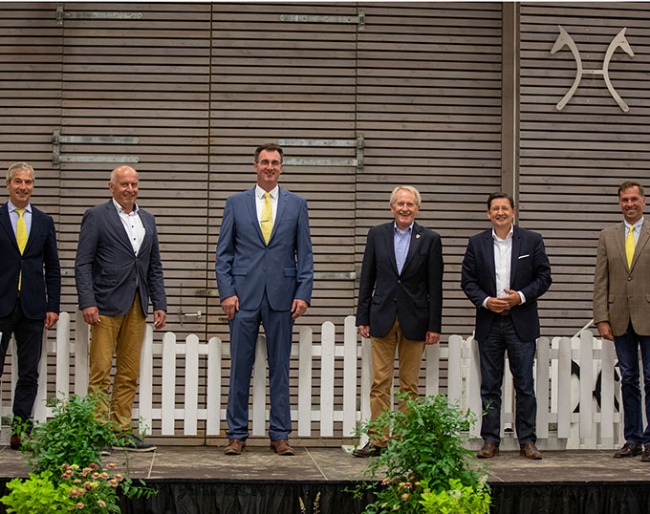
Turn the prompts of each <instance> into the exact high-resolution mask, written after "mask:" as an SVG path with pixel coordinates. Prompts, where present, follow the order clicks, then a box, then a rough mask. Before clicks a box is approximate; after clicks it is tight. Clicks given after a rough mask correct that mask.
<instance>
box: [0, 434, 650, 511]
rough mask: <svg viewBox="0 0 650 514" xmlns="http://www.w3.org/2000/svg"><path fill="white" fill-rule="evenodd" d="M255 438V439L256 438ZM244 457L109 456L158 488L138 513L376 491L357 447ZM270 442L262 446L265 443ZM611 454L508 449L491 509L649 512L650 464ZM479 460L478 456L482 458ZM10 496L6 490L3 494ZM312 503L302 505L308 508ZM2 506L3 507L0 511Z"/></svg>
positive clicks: (210, 453) (190, 451) (6, 466)
mask: <svg viewBox="0 0 650 514" xmlns="http://www.w3.org/2000/svg"><path fill="white" fill-rule="evenodd" d="M252 443H253V444H255V442H252ZM257 444H258V446H253V445H249V447H248V448H247V449H246V451H245V452H244V453H243V454H242V455H241V456H237V457H226V456H224V455H223V448H222V447H218V446H183V447H181V446H165V445H161V446H158V450H157V451H155V452H151V453H139V454H138V453H128V454H127V453H126V452H113V453H112V455H111V456H110V457H106V458H105V459H106V462H108V461H112V462H115V463H116V464H118V465H120V466H122V465H128V468H129V472H130V475H131V477H133V478H142V479H144V480H146V482H147V485H149V486H151V487H152V488H154V489H156V490H157V491H158V494H157V495H156V496H154V497H152V498H150V499H147V500H131V501H128V502H126V501H125V502H124V503H123V505H122V511H123V512H124V513H134V514H148V513H151V514H181V513H182V514H213V513H214V514H217V513H218V514H284V513H287V514H293V513H296V514H302V513H305V514H312V513H314V514H315V513H320V514H357V513H360V512H362V511H363V509H364V507H365V505H366V504H367V502H368V498H365V499H355V498H354V497H353V494H352V493H351V492H349V490H350V489H351V488H353V487H354V485H355V484H357V483H358V482H359V481H361V480H363V479H364V471H365V470H366V467H367V464H368V463H367V461H365V460H363V459H357V458H354V457H352V456H351V455H350V454H349V453H348V452H347V451H346V450H349V448H345V447H344V448H341V447H336V448H331V447H329V448H323V447H311V446H296V447H295V449H296V455H295V456H293V457H280V456H277V455H275V454H274V453H273V452H272V451H271V450H270V449H269V448H268V446H266V445H265V443H264V442H263V441H258V442H257ZM262 445H263V446H262ZM612 453H613V452H612V451H611V450H607V451H591V450H590V451H573V450H567V451H546V452H544V459H543V460H541V461H529V460H526V459H524V458H522V457H519V454H518V452H507V451H506V452H502V453H501V455H499V456H498V457H496V458H494V459H492V460H490V461H480V464H484V463H485V464H486V465H487V468H488V471H489V475H490V478H489V483H490V485H491V487H492V493H493V495H492V496H493V508H492V512H493V513H504V514H505V513H507V514H528V513H531V514H532V513H544V514H581V513H584V514H600V513H602V514H636V513H639V514H641V513H643V514H647V513H650V463H644V462H641V461H640V459H639V458H638V457H636V458H633V459H613V458H612ZM477 463H479V462H478V461H477ZM28 472H29V468H28V466H27V465H26V464H25V460H24V457H23V456H22V455H21V454H20V452H16V451H12V450H10V449H9V447H7V446H0V483H1V486H2V489H3V490H4V484H5V483H6V482H7V481H8V480H10V479H11V478H13V477H26V476H27V474H28ZM3 494H4V493H3ZM301 505H304V509H303V508H301ZM1 507H2V505H1V504H0V512H4V510H1Z"/></svg>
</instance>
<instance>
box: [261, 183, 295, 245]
mask: <svg viewBox="0 0 650 514" xmlns="http://www.w3.org/2000/svg"><path fill="white" fill-rule="evenodd" d="M288 203H289V193H288V192H287V191H286V190H285V189H282V188H281V187H278V208H277V210H276V213H275V220H274V221H273V229H272V230H271V238H270V239H269V244H270V243H271V241H272V240H273V237H274V236H275V233H276V232H277V228H278V226H279V225H280V221H281V220H282V217H283V216H284V213H285V212H286V209H287V204H288ZM261 233H262V229H261V228H260V234H261ZM262 240H264V238H263V237H262Z"/></svg>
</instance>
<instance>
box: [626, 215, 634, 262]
mask: <svg viewBox="0 0 650 514" xmlns="http://www.w3.org/2000/svg"><path fill="white" fill-rule="evenodd" d="M634 246H635V244H634V225H631V226H630V231H629V232H628V233H627V237H626V238H625V256H626V257H627V267H628V269H629V268H631V267H632V258H633V257H634Z"/></svg>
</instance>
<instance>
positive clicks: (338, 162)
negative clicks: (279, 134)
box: [278, 136, 363, 170]
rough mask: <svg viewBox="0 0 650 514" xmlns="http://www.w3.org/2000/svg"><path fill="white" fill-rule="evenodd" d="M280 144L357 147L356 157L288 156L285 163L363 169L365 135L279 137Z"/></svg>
mask: <svg viewBox="0 0 650 514" xmlns="http://www.w3.org/2000/svg"><path fill="white" fill-rule="evenodd" d="M278 144H279V145H280V146H303V147H305V146H311V147H319V148H324V147H330V148H345V147H347V148H355V151H356V156H355V157H328V158H317V157H314V158H300V157H287V158H286V159H284V164H286V165H289V166H355V167H356V168H357V169H358V170H361V169H363V136H359V137H358V138H356V139H278Z"/></svg>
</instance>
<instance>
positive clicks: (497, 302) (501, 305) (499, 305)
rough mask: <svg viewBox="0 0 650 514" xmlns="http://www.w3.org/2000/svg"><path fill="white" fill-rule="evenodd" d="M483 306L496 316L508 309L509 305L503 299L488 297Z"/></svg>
mask: <svg viewBox="0 0 650 514" xmlns="http://www.w3.org/2000/svg"><path fill="white" fill-rule="evenodd" d="M485 305H486V307H487V308H488V309H490V310H491V311H492V312H496V313H497V314H499V313H501V312H503V311H507V310H509V309H510V305H509V304H508V302H507V301H506V299H505V297H504V298H495V297H494V296H490V298H488V301H487V303H486V304H485Z"/></svg>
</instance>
